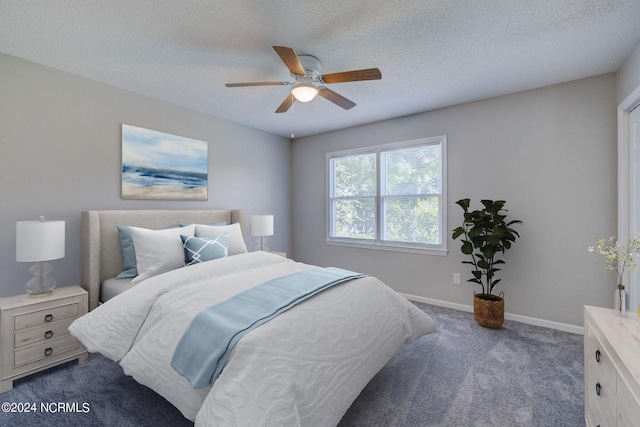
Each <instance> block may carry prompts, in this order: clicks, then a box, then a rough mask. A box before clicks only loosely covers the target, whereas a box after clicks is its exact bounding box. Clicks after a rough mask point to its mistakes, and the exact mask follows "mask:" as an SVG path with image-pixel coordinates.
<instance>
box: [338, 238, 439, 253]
mask: <svg viewBox="0 0 640 427" xmlns="http://www.w3.org/2000/svg"><path fill="white" fill-rule="evenodd" d="M326 242H327V245H329V246H345V247H349V248H361V249H373V250H378V251H389V252H405V253H413V254H423V255H435V256H446V255H447V253H448V252H449V251H448V250H447V249H435V248H423V247H415V246H400V245H394V244H392V243H383V244H381V243H365V242H353V241H344V240H334V239H327V240H326Z"/></svg>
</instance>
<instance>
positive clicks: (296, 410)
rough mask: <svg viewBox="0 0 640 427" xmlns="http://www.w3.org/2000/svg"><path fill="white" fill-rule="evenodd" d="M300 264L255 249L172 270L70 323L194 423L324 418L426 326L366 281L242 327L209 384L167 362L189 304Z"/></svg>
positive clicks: (325, 421)
mask: <svg viewBox="0 0 640 427" xmlns="http://www.w3.org/2000/svg"><path fill="white" fill-rule="evenodd" d="M310 268H314V266H310V265H306V264H301V263H296V262H293V261H291V260H288V259H285V258H283V257H280V256H277V255H273V254H269V253H266V252H252V253H248V254H243V255H236V256H232V257H228V258H222V259H219V260H215V261H210V262H206V263H203V264H198V265H194V266H191V267H187V268H181V269H179V270H174V271H171V272H168V273H165V274H162V275H160V276H156V277H152V278H150V279H147V280H145V281H143V282H142V283H140V284H138V285H136V286H135V287H133V288H132V289H130V290H129V291H127V292H125V293H123V294H120V295H118V296H117V297H115V298H112V299H111V300H109V301H108V302H107V303H105V304H103V305H101V306H100V307H98V308H97V309H95V310H93V311H91V312H90V313H88V314H87V315H85V316H83V317H81V318H80V319H78V320H76V321H75V322H74V323H73V324H72V325H71V326H70V328H69V330H70V331H71V334H72V335H74V336H75V337H77V338H78V339H79V340H80V341H81V342H82V343H83V344H84V345H85V346H86V347H87V349H88V350H89V351H91V352H98V353H101V354H103V355H105V356H107V357H109V358H110V359H112V360H114V361H116V362H119V363H120V365H122V367H123V369H124V372H125V373H126V374H127V375H131V376H132V377H133V378H135V379H136V380H137V381H138V382H140V383H141V384H144V385H146V386H147V387H149V388H151V389H153V390H155V391H156V392H157V393H159V394H160V395H162V396H163V397H164V398H165V399H167V400H168V401H169V402H171V403H172V404H173V405H175V406H176V407H177V408H178V409H179V410H180V411H181V412H182V413H183V414H184V416H185V417H187V418H188V419H190V420H195V423H196V425H197V426H217V425H219V426H236V425H238V426H270V425H291V426H300V425H302V426H333V425H336V424H337V423H338V422H339V421H340V418H342V416H343V415H344V413H345V412H346V410H347V409H348V408H349V406H350V405H351V403H352V402H353V400H354V399H355V398H356V397H357V396H358V394H359V393H360V391H361V390H362V388H363V387H364V386H365V385H366V384H367V383H368V382H369V380H370V379H371V378H372V377H373V376H374V375H375V374H376V373H377V372H378V371H379V370H380V368H382V366H384V365H385V364H386V363H387V361H388V360H389V359H390V358H391V357H392V356H393V355H394V354H395V353H396V352H397V351H398V350H399V349H400V347H401V346H402V345H403V344H405V343H408V342H411V341H413V340H415V339H416V338H418V337H420V336H421V335H423V334H425V333H429V332H433V331H434V330H435V323H434V321H433V320H432V319H431V318H430V317H429V316H427V315H426V314H424V313H423V312H422V311H420V310H419V309H417V308H416V307H415V306H414V305H412V304H411V303H409V302H408V301H407V300H405V299H404V298H403V297H402V296H401V295H399V294H398V293H396V292H394V291H393V290H391V289H390V288H389V287H388V286H386V285H385V284H383V283H382V282H380V281H379V280H377V279H375V278H373V277H366V278H363V279H358V280H354V281H351V282H348V283H345V284H343V285H339V286H335V287H333V288H332V289H329V290H327V291H325V292H322V293H321V294H319V295H317V296H315V297H314V298H311V299H309V300H307V301H305V302H303V303H301V304H299V305H298V306H296V307H294V308H292V309H291V310H289V311H287V312H285V313H283V314H281V315H280V316H278V317H277V318H275V319H273V320H271V321H270V322H268V323H266V324H264V325H262V326H261V327H259V328H257V329H256V330H254V331H252V332H251V333H249V334H248V335H246V336H245V337H244V338H243V339H242V340H240V341H239V342H238V344H237V345H236V346H235V348H234V349H233V351H232V352H231V355H230V357H229V359H228V361H227V364H226V366H225V368H224V370H223V371H222V373H221V375H220V377H218V379H217V381H216V382H215V383H214V385H213V386H212V387H209V388H205V389H194V388H192V387H191V384H190V383H189V381H188V380H187V379H185V378H184V377H182V376H180V375H179V374H178V373H176V372H175V371H174V370H173V368H172V367H171V365H170V362H171V357H172V355H173V351H174V349H175V347H176V346H177V344H178V341H179V339H180V337H181V336H182V333H183V331H184V330H185V329H186V327H187V326H188V325H189V323H190V322H191V320H192V319H193V317H194V316H195V315H196V314H197V313H198V312H199V311H201V310H203V309H205V308H208V307H210V306H211V305H214V304H216V303H218V302H220V301H223V300H225V299H227V298H228V297H230V296H231V295H233V294H235V293H237V292H240V291H242V290H244V289H248V288H250V287H252V286H255V285H258V284H260V283H262V282H264V281H266V280H269V279H272V278H275V277H279V276H282V275H285V274H290V273H293V272H297V271H302V270H306V269H310Z"/></svg>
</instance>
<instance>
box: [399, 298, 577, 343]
mask: <svg viewBox="0 0 640 427" xmlns="http://www.w3.org/2000/svg"><path fill="white" fill-rule="evenodd" d="M401 295H402V296H404V297H405V298H406V299H408V300H409V301H415V302H422V303H425V304H431V305H437V306H439V307H445V308H452V309H454V310H460V311H466V312H469V313H473V307H472V306H470V305H464V304H458V303H455V302H449V301H442V300H437V299H432V298H426V297H420V296H417V295H411V294H402V293H401ZM504 318H505V319H506V320H513V321H515V322H520V323H527V324H529V325H535V326H542V327H544V328H550V329H556V330H558V331H564V332H570V333H572V334H579V335H584V327H582V326H576V325H570V324H568V323H560V322H554V321H552V320H545V319H538V318H536V317H528V316H521V315H519V314H511V313H505V314H504Z"/></svg>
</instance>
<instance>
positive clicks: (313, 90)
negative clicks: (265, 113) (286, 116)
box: [291, 83, 318, 102]
mask: <svg viewBox="0 0 640 427" xmlns="http://www.w3.org/2000/svg"><path fill="white" fill-rule="evenodd" d="M291 94H292V95H293V96H294V97H295V98H296V99H297V100H298V101H300V102H309V101H311V100H312V99H313V98H315V97H316V95H317V94H318V88H317V87H315V86H314V85H312V84H309V83H296V84H295V85H293V87H292V88H291Z"/></svg>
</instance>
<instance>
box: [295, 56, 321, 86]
mask: <svg viewBox="0 0 640 427" xmlns="http://www.w3.org/2000/svg"><path fill="white" fill-rule="evenodd" d="M298 59H299V60H300V63H301V64H302V68H304V71H306V73H307V75H306V76H299V75H297V74H293V73H291V77H293V78H294V79H296V81H298V82H305V83H310V82H317V81H318V76H320V70H321V68H322V63H321V62H320V60H319V59H318V58H316V57H315V56H312V55H298Z"/></svg>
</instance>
